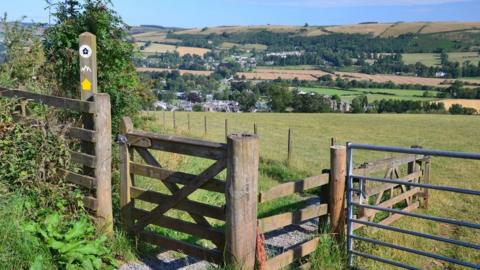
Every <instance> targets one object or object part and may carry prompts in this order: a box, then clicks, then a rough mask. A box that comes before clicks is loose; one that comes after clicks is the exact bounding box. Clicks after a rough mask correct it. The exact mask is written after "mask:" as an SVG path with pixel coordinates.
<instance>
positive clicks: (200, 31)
mask: <svg viewBox="0 0 480 270" xmlns="http://www.w3.org/2000/svg"><path fill="white" fill-rule="evenodd" d="M478 29H480V22H409V23H362V24H349V25H332V26H313V25H312V26H300V25H299V26H294V25H249V26H237V25H235V26H218V27H208V28H192V29H186V30H182V31H177V32H176V33H177V34H190V35H209V34H222V33H240V32H247V33H248V32H258V31H270V32H273V33H287V32H288V33H297V34H300V35H305V36H320V35H328V34H331V33H348V34H372V35H374V36H381V37H398V36H399V35H403V34H407V33H413V34H417V33H419V34H431V33H444V32H451V31H476V30H478Z"/></svg>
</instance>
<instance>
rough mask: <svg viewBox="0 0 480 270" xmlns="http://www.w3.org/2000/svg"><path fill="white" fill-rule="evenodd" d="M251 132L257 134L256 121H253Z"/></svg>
mask: <svg viewBox="0 0 480 270" xmlns="http://www.w3.org/2000/svg"><path fill="white" fill-rule="evenodd" d="M253 134H255V135H257V136H258V129H257V123H253Z"/></svg>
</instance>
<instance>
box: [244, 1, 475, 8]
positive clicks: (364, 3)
mask: <svg viewBox="0 0 480 270" xmlns="http://www.w3.org/2000/svg"><path fill="white" fill-rule="evenodd" d="M247 1H248V2H251V3H256V4H260V5H271V6H291V7H360V6H420V5H439V4H447V3H458V2H468V1H471V0H247Z"/></svg>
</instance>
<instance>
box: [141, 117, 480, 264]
mask: <svg viewBox="0 0 480 270" xmlns="http://www.w3.org/2000/svg"><path fill="white" fill-rule="evenodd" d="M190 115H191V132H188V129H187V113H186V112H177V113H176V119H177V120H176V122H177V130H176V131H174V130H173V128H172V125H173V122H172V113H171V112H167V113H166V119H167V121H166V127H165V128H164V127H163V124H162V122H163V120H162V119H163V113H162V112H145V113H144V118H145V120H146V122H145V124H144V125H142V127H140V128H142V129H145V130H150V131H155V132H165V133H168V134H173V133H175V132H176V133H177V134H181V135H189V136H194V137H198V138H204V139H208V140H214V141H218V142H224V141H225V138H224V136H225V135H224V132H225V130H224V120H225V119H228V123H229V130H230V133H232V132H250V133H252V132H253V123H257V125H258V132H259V137H260V145H261V151H260V153H261V157H262V159H263V162H262V163H265V162H268V161H269V160H272V161H274V162H283V161H285V159H286V156H287V130H288V128H292V130H293V162H292V167H293V168H295V170H298V171H301V172H304V173H303V175H317V174H320V173H321V171H322V169H325V168H328V167H329V144H330V138H331V137H335V138H336V139H337V142H338V143H339V144H344V143H345V142H346V141H352V142H357V143H370V144H380V145H395V146H403V147H409V146H411V145H421V146H423V147H424V148H436V149H443V150H456V151H467V152H480V143H478V138H479V137H480V129H479V128H477V127H478V121H479V118H478V116H452V115H427V114H425V115H415V114H399V115H395V114H373V115H366V114H359V115H354V114H273V113H272V114H270V113H265V114H260V113H259V114H248V113H245V114H228V113H207V114H205V113H190ZM205 115H206V116H207V118H208V134H207V136H206V137H204V134H203V132H204V131H203V130H204V127H203V117H204V116H205ZM389 156H391V154H387V153H373V152H368V153H367V152H363V151H358V152H356V153H355V154H354V158H355V164H356V165H359V164H362V163H363V162H366V161H372V160H375V159H379V158H386V157H389ZM163 160H164V161H165V163H166V164H167V165H169V166H179V167H180V168H181V169H182V170H187V171H188V170H189V171H191V170H192V168H193V169H194V170H197V171H198V168H199V167H202V166H200V165H198V164H205V161H202V160H200V161H195V162H194V161H192V160H189V159H186V160H181V157H180V156H179V155H175V156H174V158H165V157H164V158H163ZM179 160H181V161H179ZM203 167H204V166H203ZM479 170H480V162H479V161H476V162H475V161H461V160H452V159H444V158H433V160H432V172H431V173H432V177H431V183H432V184H443V185H452V186H456V187H463V188H471V189H476V190H480V180H479V176H478V171H479ZM294 179H295V178H294ZM294 179H292V180H294ZM259 181H260V183H259V185H260V189H261V190H266V189H269V188H270V187H272V186H274V185H275V184H277V183H278V180H275V179H272V178H270V177H267V176H266V175H264V174H263V173H261V174H260V180H259ZM195 198H201V199H202V200H207V201H209V202H215V201H217V203H218V204H219V205H220V204H221V199H220V198H218V197H217V198H215V197H212V196H209V195H208V194H205V193H203V194H197V195H195ZM219 200H220V202H218V201H219ZM479 204H480V198H478V196H477V197H474V196H468V195H461V196H460V195H455V194H451V193H446V192H440V191H430V208H429V210H424V209H419V210H417V211H418V212H428V213H429V214H432V215H437V216H442V217H449V218H456V219H464V220H468V221H471V222H475V223H480V216H479V215H478V208H476V207H472V206H475V205H479ZM263 211H264V209H263V207H262V206H260V213H262V212H263ZM412 224H415V226H414V228H415V229H416V230H418V231H420V232H423V233H429V234H435V235H441V236H445V237H449V238H452V239H459V240H464V241H468V242H474V243H480V232H478V230H477V231H475V230H473V229H463V228H462V229H461V228H457V227H455V226H447V225H445V224H440V223H432V222H427V221H422V220H419V219H414V218H409V217H404V218H403V219H401V220H399V221H397V222H396V223H394V226H397V227H400V228H406V229H412ZM359 233H368V235H369V236H372V237H373V238H375V239H379V240H383V241H386V242H391V243H395V244H400V245H404V246H408V247H411V248H414V249H418V250H426V251H430V252H435V253H439V254H442V255H445V256H449V257H453V258H458V259H464V260H468V261H470V262H479V261H480V253H478V251H476V250H472V249H468V248H460V247H456V248H452V246H450V245H448V244H442V243H440V242H436V241H433V240H425V239H420V238H413V237H410V236H406V235H402V234H399V233H392V232H386V231H380V230H370V229H368V230H367V229H362V230H361V231H359ZM359 248H360V249H361V250H364V251H368V252H371V253H373V254H375V255H377V256H383V257H390V258H394V259H396V260H400V261H403V262H408V263H409V264H413V265H416V266H418V267H420V268H422V269H446V268H448V269H461V268H456V267H455V266H452V265H449V264H446V263H444V262H442V261H439V260H434V259H429V258H425V257H421V256H414V255H410V254H408V253H404V252H398V251H392V250H389V249H382V248H377V247H375V248H373V247H372V246H369V245H362V246H360V247H359ZM362 266H363V267H365V268H366V269H392V268H388V267H385V265H381V264H377V263H374V262H372V261H362Z"/></svg>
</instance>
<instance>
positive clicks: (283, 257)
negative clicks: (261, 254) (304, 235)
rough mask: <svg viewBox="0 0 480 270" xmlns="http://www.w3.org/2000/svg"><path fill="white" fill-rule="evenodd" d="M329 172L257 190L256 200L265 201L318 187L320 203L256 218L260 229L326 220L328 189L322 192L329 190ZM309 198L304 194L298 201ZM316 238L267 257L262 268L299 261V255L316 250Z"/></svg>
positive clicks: (272, 269)
mask: <svg viewBox="0 0 480 270" xmlns="http://www.w3.org/2000/svg"><path fill="white" fill-rule="evenodd" d="M329 175H330V174H329V173H324V174H321V175H316V176H311V177H307V178H305V179H302V180H297V181H291V182H286V183H283V184H279V185H277V186H275V187H273V188H271V189H269V190H267V191H264V192H260V194H259V196H258V203H264V202H268V201H272V200H276V199H280V198H283V197H286V196H290V195H293V194H302V193H305V192H306V191H308V190H311V189H314V188H321V189H320V190H321V191H320V194H319V195H320V203H319V204H315V205H309V206H306V207H303V208H301V209H299V210H296V211H290V212H285V213H281V214H277V215H273V216H268V217H263V218H259V219H258V220H257V223H258V228H259V230H260V231H261V233H267V232H271V231H274V230H278V229H280V228H283V227H286V226H289V225H295V224H301V223H303V222H305V221H307V220H311V219H314V218H319V219H321V220H325V219H326V218H327V215H328V203H327V202H328V192H325V190H328V186H329ZM310 199H311V198H307V199H306V200H303V201H300V203H302V202H307V201H308V200H310ZM318 241H319V237H315V238H313V239H310V240H307V241H305V242H303V243H299V244H298V245H296V246H295V247H294V248H292V249H289V250H286V251H285V252H283V253H281V254H278V255H276V256H274V257H272V258H269V259H267V261H266V262H265V265H264V266H265V269H266V270H276V269H282V268H284V267H286V266H288V265H290V264H292V263H295V262H298V261H299V260H300V259H302V258H303V257H305V256H308V255H310V254H311V253H313V252H314V251H315V250H316V248H317V245H318Z"/></svg>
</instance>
